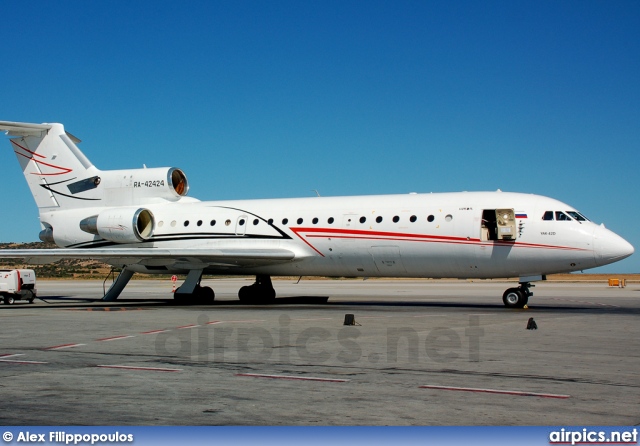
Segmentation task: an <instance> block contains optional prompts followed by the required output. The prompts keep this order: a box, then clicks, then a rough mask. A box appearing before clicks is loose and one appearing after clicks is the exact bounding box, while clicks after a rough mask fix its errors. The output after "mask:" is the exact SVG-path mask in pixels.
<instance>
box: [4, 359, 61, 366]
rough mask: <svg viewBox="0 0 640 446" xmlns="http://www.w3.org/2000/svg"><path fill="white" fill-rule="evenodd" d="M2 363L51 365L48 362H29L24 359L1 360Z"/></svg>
mask: <svg viewBox="0 0 640 446" xmlns="http://www.w3.org/2000/svg"><path fill="white" fill-rule="evenodd" d="M0 362H5V363H9V364H27V365H28V364H49V363H48V362H43V361H27V360H24V359H0Z"/></svg>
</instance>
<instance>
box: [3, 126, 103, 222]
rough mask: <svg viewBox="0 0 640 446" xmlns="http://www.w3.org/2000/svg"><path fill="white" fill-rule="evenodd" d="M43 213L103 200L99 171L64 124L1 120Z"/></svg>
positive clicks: (80, 206)
mask: <svg viewBox="0 0 640 446" xmlns="http://www.w3.org/2000/svg"><path fill="white" fill-rule="evenodd" d="M0 130H5V131H7V134H8V135H10V136H18V138H13V139H11V146H12V148H13V151H14V152H15V153H16V157H17V158H18V161H19V162H20V166H21V167H22V171H23V172H24V176H25V178H26V180H27V183H28V184H29V188H30V189H31V193H32V195H33V198H34V199H35V201H36V205H37V206H38V208H39V209H40V211H41V212H42V211H45V210H46V211H52V210H62V209H74V208H84V207H89V206H93V205H95V202H96V201H100V199H101V194H100V193H99V191H98V190H96V188H97V186H98V184H99V183H100V177H99V176H98V173H99V172H100V171H99V170H98V169H96V168H95V167H94V166H93V164H91V162H90V161H89V160H88V159H87V157H86V156H84V154H83V153H82V152H81V151H80V149H78V147H77V146H76V144H75V143H79V142H80V140H79V139H77V138H76V137H75V136H73V135H71V134H70V133H66V132H65V131H64V127H63V125H62V124H28V123H22V122H6V121H0Z"/></svg>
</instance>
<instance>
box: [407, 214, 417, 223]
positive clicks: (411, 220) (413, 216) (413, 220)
mask: <svg viewBox="0 0 640 446" xmlns="http://www.w3.org/2000/svg"><path fill="white" fill-rule="evenodd" d="M417 219H418V217H416V216H415V215H412V216H411V218H409V221H410V222H411V223H415V222H416V220H417Z"/></svg>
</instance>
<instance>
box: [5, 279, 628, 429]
mask: <svg viewBox="0 0 640 446" xmlns="http://www.w3.org/2000/svg"><path fill="white" fill-rule="evenodd" d="M251 282H252V281H251V280H249V279H244V278H238V279H215V280H205V281H204V284H205V285H209V286H211V287H212V288H213V289H214V290H215V292H216V302H215V303H214V304H213V305H209V306H204V305H194V306H187V307H179V306H174V305H172V300H171V289H172V284H171V282H168V281H147V280H144V281H143V280H140V281H136V280H134V281H132V282H130V284H129V285H128V287H127V288H126V290H125V292H124V293H123V295H122V296H121V298H120V299H119V300H118V301H116V302H111V303H104V302H101V301H99V299H100V298H101V297H102V295H103V289H102V282H101V281H45V280H41V281H39V283H38V290H39V296H40V297H41V298H43V299H44V300H45V301H46V302H44V301H40V300H36V302H35V303H34V304H31V305H30V304H28V303H26V302H17V303H16V304H14V305H12V306H8V305H0V327H1V328H0V395H1V397H0V425H614V424H623V425H637V424H638V423H640V405H639V403H640V367H639V366H640V285H638V284H630V285H628V286H627V287H626V288H623V289H620V288H609V287H608V286H607V284H606V283H592V284H589V283H552V282H545V283H538V284H537V286H536V288H534V289H533V291H534V293H535V295H534V296H533V297H532V298H531V299H530V302H529V303H530V308H529V309H523V310H509V309H506V308H505V307H504V306H503V304H502V293H503V292H504V290H506V289H507V288H509V287H511V286H514V283H513V282H511V283H507V282H497V281H476V282H467V281H429V280H366V281H363V280H304V279H303V280H302V281H301V282H300V283H297V284H296V283H295V281H292V280H274V286H275V288H276V290H277V292H278V300H277V304H275V305H269V306H257V305H252V306H248V305H241V304H240V303H239V302H238V301H237V297H236V296H237V291H238V289H239V288H240V287H241V286H243V285H247V284H250V283H251ZM345 314H353V315H354V316H355V322H356V324H357V325H354V326H345V325H343V323H344V320H345ZM530 318H533V320H534V322H535V323H536V325H537V329H536V330H527V325H528V322H529V319H530Z"/></svg>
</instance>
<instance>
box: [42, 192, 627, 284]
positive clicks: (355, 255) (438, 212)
mask: <svg viewBox="0 0 640 446" xmlns="http://www.w3.org/2000/svg"><path fill="white" fill-rule="evenodd" d="M144 207H145V208H146V209H149V210H150V211H151V213H152V214H153V216H154V220H155V222H154V225H155V227H154V228H153V235H152V236H151V237H150V238H149V240H148V241H143V242H141V243H135V244H119V247H122V248H125V247H140V248H142V247H144V248H150V247H153V248H166V249H171V248H186V247H197V248H206V249H216V248H218V247H221V246H224V247H225V248H228V247H230V246H233V247H236V248H247V247H251V248H285V249H288V250H291V251H293V252H294V253H295V257H296V259H297V261H295V262H287V263H282V264H275V265H269V266H260V267H257V268H251V267H247V266H243V267H235V266H234V265H232V264H221V265H209V266H207V267H206V269H205V270H204V272H205V273H210V274H220V273H224V274H269V275H322V276H361V277H362V276H364V277H389V276H392V277H432V278H435V277H452V278H492V277H528V276H539V275H545V274H551V273H561V272H570V271H578V270H583V269H588V268H593V267H596V266H599V265H602V264H606V263H610V262H611V261H614V259H611V258H608V257H607V253H603V252H600V251H598V240H600V239H603V237H606V238H607V244H608V245H610V243H611V241H612V240H613V239H615V238H618V236H617V235H615V234H613V233H612V232H610V231H608V230H606V229H605V228H604V227H602V226H599V225H596V224H594V223H592V222H590V221H588V220H584V221H578V220H576V219H575V218H571V217H569V218H570V219H566V220H556V219H555V218H554V219H552V220H543V216H544V215H545V213H547V212H552V213H553V215H554V216H555V213H557V212H561V213H562V214H564V215H567V213H569V212H573V213H577V211H576V210H575V209H573V208H572V207H571V206H568V205H566V204H564V203H562V202H559V201H557V200H554V199H551V198H547V197H543V196H538V195H532V194H520V193H508V192H459V193H433V194H406V195H379V196H359V197H312V198H297V199H267V200H242V201H209V202H200V201H195V200H194V201H189V202H187V203H182V202H178V203H166V204H155V205H146V206H144ZM99 210H100V209H97V208H96V209H95V210H93V209H86V208H85V209H82V210H81V211H78V210H73V211H55V212H51V213H48V214H47V213H46V212H43V213H42V215H41V219H42V220H45V221H46V222H47V223H48V224H50V225H51V226H53V227H55V228H56V230H55V232H54V233H55V241H56V243H57V244H58V245H59V246H61V247H74V248H90V247H91V248H96V247H105V246H111V245H115V243H111V242H107V241H105V240H103V239H101V238H100V237H99V236H93V235H91V234H88V233H86V232H84V231H82V230H80V228H79V226H78V225H77V224H76V225H73V224H68V222H69V221H73V220H74V218H73V216H72V215H70V214H71V213H74V214H76V215H75V221H77V222H79V221H80V220H81V219H82V218H84V217H87V216H88V215H91V214H92V212H94V211H95V212H99ZM496 210H503V211H505V210H512V211H513V214H512V215H511V218H512V220H513V222H512V224H511V226H509V228H508V229H509V232H510V233H509V234H506V235H505V234H502V235H504V237H501V238H498V237H500V235H499V234H496V233H495V232H496V229H497V228H496V229H494V230H493V233H491V232H492V231H491V230H489V229H488V228H487V226H488V223H487V221H486V218H485V217H486V216H487V212H489V213H490V214H491V213H492V212H495V211H496ZM558 215H560V214H558ZM57 219H60V222H61V224H57V222H56V220H57ZM63 221H64V222H66V223H65V224H62V222H63ZM503 230H506V229H503ZM620 240H622V239H620ZM622 242H624V241H623V240H622ZM624 243H626V242H624ZM185 261H186V262H187V263H188V260H186V259H185ZM144 263H145V262H144V261H143V262H141V264H139V265H131V266H130V268H133V269H134V270H135V271H136V272H145V273H181V272H184V271H185V270H188V269H189V268H182V267H180V265H179V263H178V264H176V263H173V264H171V265H158V264H155V265H154V264H149V265H145V264H144ZM151 263H153V262H151Z"/></svg>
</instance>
